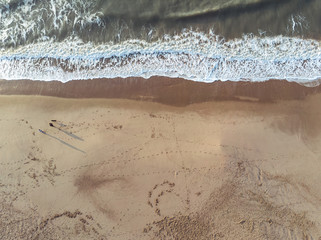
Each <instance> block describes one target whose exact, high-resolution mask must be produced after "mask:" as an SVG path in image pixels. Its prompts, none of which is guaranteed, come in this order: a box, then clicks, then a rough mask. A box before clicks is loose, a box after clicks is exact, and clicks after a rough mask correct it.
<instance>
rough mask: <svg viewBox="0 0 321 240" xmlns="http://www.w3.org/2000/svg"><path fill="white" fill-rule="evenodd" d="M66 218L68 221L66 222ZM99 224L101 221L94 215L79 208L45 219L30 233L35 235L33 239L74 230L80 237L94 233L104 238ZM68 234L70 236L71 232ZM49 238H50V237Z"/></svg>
mask: <svg viewBox="0 0 321 240" xmlns="http://www.w3.org/2000/svg"><path fill="white" fill-rule="evenodd" d="M62 218H64V221H63V222H61V221H60V222H59V220H60V219H62ZM66 220H67V222H68V223H66ZM70 221H71V222H70ZM97 224H98V225H97ZM97 226H99V223H97V222H96V221H95V220H94V217H93V216H92V215H89V214H87V215H85V214H83V213H82V212H81V211H79V210H76V211H74V212H70V211H65V212H63V213H56V214H53V215H51V216H49V217H47V218H45V219H43V220H42V221H41V222H40V223H39V224H38V225H37V226H36V227H35V228H34V229H32V230H31V231H30V234H29V235H31V236H33V239H37V238H39V237H44V236H47V237H49V236H50V235H52V237H53V236H54V235H57V234H58V235H62V236H64V235H65V234H66V233H67V232H70V231H72V232H71V233H76V234H77V235H78V236H79V237H80V236H81V235H87V236H88V237H89V236H92V235H91V234H92V233H93V234H94V236H95V237H99V238H100V239H103V238H102V237H103V234H101V233H100V229H101V228H99V227H97ZM59 233H60V234H59ZM66 235H67V236H68V235H69V234H66ZM48 239H50V237H49V238H48Z"/></svg>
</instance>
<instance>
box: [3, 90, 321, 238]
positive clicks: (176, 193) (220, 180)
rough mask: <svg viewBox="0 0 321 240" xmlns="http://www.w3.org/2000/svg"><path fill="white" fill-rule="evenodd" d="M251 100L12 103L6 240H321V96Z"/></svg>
mask: <svg viewBox="0 0 321 240" xmlns="http://www.w3.org/2000/svg"><path fill="white" fill-rule="evenodd" d="M247 97H250V96H247ZM243 100H245V101H215V102H203V103H197V104H191V105H188V106H185V107H177V106H168V105H162V104H160V103H153V102H145V101H134V100H124V99H66V98H57V97H43V96H16V95H13V96H0V113H1V115H0V133H1V134H0V166H1V167H0V196H1V197H0V199H1V203H0V209H1V211H0V236H1V239H319V238H321V189H320V187H319V184H320V182H321V174H320V169H321V136H320V133H321V106H320V102H321V95H320V94H314V95H310V96H306V97H305V98H303V99H301V100H282V101H277V102H265V103H262V102H260V101H258V102H257V101H252V99H243ZM51 120H56V121H55V122H51ZM50 122H51V123H53V125H54V127H50V126H49V123H50ZM38 129H41V130H43V131H44V132H45V134H44V133H41V132H39V130H38Z"/></svg>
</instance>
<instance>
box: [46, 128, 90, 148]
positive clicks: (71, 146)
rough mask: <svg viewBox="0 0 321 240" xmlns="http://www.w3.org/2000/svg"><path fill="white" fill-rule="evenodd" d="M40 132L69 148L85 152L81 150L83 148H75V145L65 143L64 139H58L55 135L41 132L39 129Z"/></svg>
mask: <svg viewBox="0 0 321 240" xmlns="http://www.w3.org/2000/svg"><path fill="white" fill-rule="evenodd" d="M41 132H42V133H43V134H45V135H47V136H49V137H51V138H54V139H56V140H57V141H59V142H61V143H62V144H64V145H66V146H68V147H70V148H72V149H75V150H77V151H79V152H82V153H86V152H85V151H83V150H81V149H79V148H76V147H75V146H73V145H71V144H69V143H66V142H65V141H63V140H61V139H59V138H57V137H55V136H52V135H50V134H48V133H46V132H43V131H41ZM82 141H83V140H82Z"/></svg>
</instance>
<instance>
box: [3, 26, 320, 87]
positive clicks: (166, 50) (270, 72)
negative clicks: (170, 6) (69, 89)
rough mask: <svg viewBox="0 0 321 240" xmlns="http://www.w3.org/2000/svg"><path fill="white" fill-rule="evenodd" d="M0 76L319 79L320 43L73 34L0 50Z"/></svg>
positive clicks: (210, 36)
mask: <svg viewBox="0 0 321 240" xmlns="http://www.w3.org/2000/svg"><path fill="white" fill-rule="evenodd" d="M0 68H1V69H2V71H1V72H0V78H1V79H32V80H46V81H49V80H59V81H62V82H66V81H69V80H75V79H92V78H114V77H123V78H125V77H133V76H135V77H136V76H137V77H144V78H148V77H150V76H154V75H158V76H168V77H182V78H186V79H190V80H194V81H202V82H212V81H215V80H232V81H239V80H251V81H263V80H267V79H272V78H273V79H287V80H290V81H297V82H303V83H304V82H309V81H312V80H316V79H319V78H321V48H320V42H319V41H317V40H312V39H300V38H293V37H284V36H275V37H257V36H253V35H246V36H243V37H242V38H239V39H234V40H229V41H226V40H224V39H223V38H221V37H219V36H218V35H215V34H214V33H213V32H212V31H210V32H209V33H201V32H196V31H192V30H184V31H183V32H182V33H181V34H179V35H174V36H168V35H165V36H163V38H162V39H159V40H157V41H154V42H148V41H144V40H127V41H124V42H121V43H118V44H115V43H113V42H110V43H104V44H95V43H92V42H86V43H84V42H83V41H82V40H80V39H78V38H76V37H74V38H68V39H65V40H64V41H62V42H55V41H47V42H40V43H35V44H30V45H24V46H21V47H17V48H10V49H2V50H1V51H0Z"/></svg>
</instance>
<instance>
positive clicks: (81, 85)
mask: <svg viewBox="0 0 321 240" xmlns="http://www.w3.org/2000/svg"><path fill="white" fill-rule="evenodd" d="M320 92H321V86H320V85H319V86H315V87H306V86H303V85H300V84H298V83H295V82H288V81H286V80H268V81H265V82H247V81H240V82H233V81H215V82H212V83H201V82H194V81H191V80H185V79H182V78H168V77H160V76H155V77H151V78H149V79H144V78H138V77H130V78H113V79H92V80H73V81H69V82H66V83H62V82H59V81H48V82H47V81H33V80H0V95H41V96H52V97H62V98H107V99H130V100H139V101H148V102H158V103H162V104H166V105H173V106H186V105H189V104H194V103H202V102H212V101H231V100H232V101H249V102H253V101H254V102H276V101H280V100H303V99H305V98H306V97H307V96H309V95H312V94H316V93H320Z"/></svg>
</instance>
